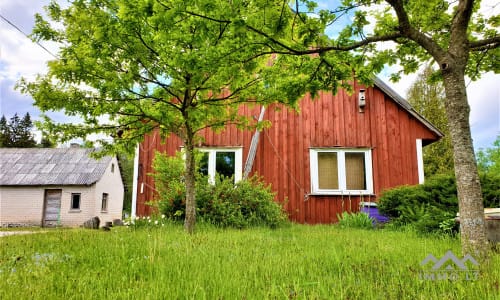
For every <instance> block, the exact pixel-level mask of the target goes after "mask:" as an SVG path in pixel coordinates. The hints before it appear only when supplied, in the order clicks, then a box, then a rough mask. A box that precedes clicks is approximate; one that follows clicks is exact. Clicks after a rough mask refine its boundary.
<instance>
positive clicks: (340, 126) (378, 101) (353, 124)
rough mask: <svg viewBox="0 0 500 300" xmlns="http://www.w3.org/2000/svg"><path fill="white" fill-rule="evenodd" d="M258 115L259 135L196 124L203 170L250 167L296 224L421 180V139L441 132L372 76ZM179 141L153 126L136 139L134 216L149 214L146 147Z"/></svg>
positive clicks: (332, 217) (330, 216)
mask: <svg viewBox="0 0 500 300" xmlns="http://www.w3.org/2000/svg"><path fill="white" fill-rule="evenodd" d="M242 110H243V111H244V113H246V114H251V115H255V116H259V114H260V113H262V112H263V111H261V109H260V108H242ZM263 116H264V119H266V120H269V121H270V122H271V123H272V126H271V127H270V128H268V129H264V130H263V131H262V132H260V133H259V134H256V133H255V132H252V131H248V130H247V131H241V130H238V129H236V128H235V127H234V126H228V127H227V129H226V130H224V131H223V132H221V133H218V134H217V133H214V132H212V131H211V130H206V131H204V132H203V133H202V134H203V136H204V143H203V144H202V145H200V148H199V149H200V150H202V151H205V152H206V155H205V157H206V160H205V165H204V169H205V172H206V173H208V174H209V175H213V174H214V173H215V172H219V173H220V172H226V173H227V172H229V173H228V174H229V175H230V174H234V176H235V178H236V180H238V179H240V178H241V177H242V174H243V170H244V169H245V166H246V167H247V168H249V170H250V175H251V174H253V173H258V174H259V175H261V176H262V177H263V178H264V180H265V181H266V182H267V183H270V184H271V185H272V189H273V190H274V191H275V192H276V200H277V201H280V202H283V203H284V207H285V209H286V211H287V212H288V214H289V216H290V219H291V220H292V221H296V222H300V223H309V224H314V223H332V222H336V221H337V214H339V213H341V212H343V211H355V210H358V209H359V207H358V206H359V203H360V202H361V201H377V196H378V195H380V193H381V191H383V190H384V189H388V188H391V187H395V186H398V185H403V184H410V185H411V184H418V183H421V182H423V161H422V146H425V145H427V144H430V143H432V142H434V141H437V140H438V139H439V138H440V137H442V133H441V132H440V131H439V130H438V129H437V128H436V127H434V126H433V125H432V124H430V123H429V122H428V121H427V120H425V119H424V118H423V117H422V116H420V115H419V114H418V113H417V112H416V111H415V110H414V109H413V108H412V107H411V106H410V105H409V104H408V102H406V100H404V99H403V98H402V97H400V96H399V95H398V94H397V93H395V92H394V91H393V90H392V89H391V88H389V87H388V86H387V85H386V84H385V83H383V82H382V81H381V80H379V79H376V80H375V84H374V87H364V86H360V85H357V84H355V86H354V92H353V93H352V95H348V94H347V93H346V92H344V91H342V90H340V91H339V92H338V93H337V94H336V95H333V94H332V93H330V92H321V93H320V94H319V97H318V99H316V100H312V99H311V98H310V97H309V96H305V97H304V98H303V99H302V100H301V102H300V113H298V112H295V111H292V110H289V109H287V108H284V107H279V106H271V107H268V108H267V109H266V111H265V113H264V114H263ZM252 137H254V140H255V141H254V142H253V143H252ZM251 144H253V146H251ZM181 147H182V142H181V140H180V139H179V138H177V137H176V136H170V137H169V138H168V139H167V140H166V141H162V140H160V138H159V136H158V133H153V134H150V135H148V136H146V137H145V139H144V141H143V143H142V144H140V145H139V150H138V168H137V170H138V173H137V176H136V178H137V182H136V184H137V189H136V190H137V193H136V197H135V200H134V202H135V203H133V204H132V205H133V207H134V208H135V209H136V210H135V214H136V215H138V216H143V215H148V214H150V213H151V207H149V206H148V205H146V204H145V203H146V202H148V201H151V200H154V197H155V193H154V181H153V179H152V178H151V177H150V176H148V175H147V174H148V173H151V172H153V170H152V168H151V162H152V160H153V157H154V152H155V151H156V150H158V151H160V152H166V153H168V154H169V155H174V154H175V151H177V150H180V149H181ZM253 153H254V154H255V155H254V160H253V162H252V159H251V158H252V154H253ZM224 162H226V163H224Z"/></svg>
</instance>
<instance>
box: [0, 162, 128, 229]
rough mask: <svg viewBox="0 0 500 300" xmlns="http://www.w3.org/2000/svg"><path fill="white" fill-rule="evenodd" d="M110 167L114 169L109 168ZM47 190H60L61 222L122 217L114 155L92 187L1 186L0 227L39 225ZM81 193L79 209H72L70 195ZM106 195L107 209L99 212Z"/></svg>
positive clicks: (72, 223) (75, 223)
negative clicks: (103, 196) (96, 217)
mask: <svg viewBox="0 0 500 300" xmlns="http://www.w3.org/2000/svg"><path fill="white" fill-rule="evenodd" d="M112 169H113V171H112ZM46 189H61V190H62V195H61V210H60V225H62V226H71V227H76V226H80V225H82V224H83V223H84V222H85V221H87V220H88V219H90V218H92V217H94V216H98V217H99V219H100V220H101V225H104V223H105V222H111V221H113V220H114V219H121V218H122V209H123V197H124V187H123V182H122V180H121V175H120V168H119V167H118V161H117V160H116V158H113V159H112V160H111V162H110V164H109V165H108V167H107V168H106V171H105V173H104V175H103V176H102V178H101V179H100V180H99V181H97V182H96V183H95V184H93V185H91V186H2V187H0V226H7V225H9V224H11V225H22V226H29V225H32V226H40V225H41V224H42V219H43V210H44V198H45V190H46ZM73 193H79V194H81V199H80V209H78V210H75V209H71V195H72V194H73ZM103 193H107V194H108V209H107V211H102V210H101V208H102V194H103Z"/></svg>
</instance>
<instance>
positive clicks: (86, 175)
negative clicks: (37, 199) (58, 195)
mask: <svg viewBox="0 0 500 300" xmlns="http://www.w3.org/2000/svg"><path fill="white" fill-rule="evenodd" d="M94 151H95V149H85V148H56V149H54V148H0V186H13V185H19V186H20V185H23V186H27V185H91V184H93V183H95V182H97V181H98V180H99V179H100V178H101V177H102V175H103V174H104V172H105V170H106V168H107V166H108V165H109V163H110V161H111V159H112V157H111V156H105V157H103V158H101V159H100V160H95V159H93V158H91V157H90V153H92V152H94Z"/></svg>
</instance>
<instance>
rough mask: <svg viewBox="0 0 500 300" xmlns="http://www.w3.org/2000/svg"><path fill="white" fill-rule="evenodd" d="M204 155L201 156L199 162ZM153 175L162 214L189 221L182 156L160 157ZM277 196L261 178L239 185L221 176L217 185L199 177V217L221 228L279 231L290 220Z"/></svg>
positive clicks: (203, 177)
mask: <svg viewBox="0 0 500 300" xmlns="http://www.w3.org/2000/svg"><path fill="white" fill-rule="evenodd" d="M199 159H201V155H197V160H198V161H199ZM153 167H154V170H155V172H154V173H153V174H151V175H152V176H153V177H154V178H155V183H156V187H157V191H158V197H159V203H158V206H159V211H160V212H161V213H162V214H164V215H165V216H167V217H168V218H169V219H173V220H183V219H184V217H185V197H186V188H185V183H184V180H183V174H184V164H183V159H182V155H181V154H180V153H178V154H177V155H176V156H168V155H164V154H161V153H156V155H155V160H154V162H153ZM274 199H275V195H274V193H273V192H272V190H271V188H270V186H266V185H265V184H264V183H263V182H262V181H261V180H260V178H259V177H257V176H254V177H251V178H248V179H245V180H241V181H239V182H238V183H236V184H235V183H234V179H233V178H227V177H224V176H217V177H216V179H215V183H214V184H211V183H209V180H208V177H206V176H202V175H201V174H200V173H197V175H196V206H197V216H198V217H199V218H200V219H201V220H203V221H205V222H207V223H210V224H214V225H217V226H220V227H236V228H245V227H250V226H268V227H272V228H274V227H277V226H280V225H282V224H284V223H285V222H286V220H287V216H286V214H285V213H284V211H283V209H282V207H281V205H280V204H278V203H276V202H275V201H274Z"/></svg>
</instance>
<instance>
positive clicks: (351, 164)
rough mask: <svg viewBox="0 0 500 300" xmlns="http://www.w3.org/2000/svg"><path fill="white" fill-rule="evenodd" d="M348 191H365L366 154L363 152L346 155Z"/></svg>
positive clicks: (347, 153)
mask: <svg viewBox="0 0 500 300" xmlns="http://www.w3.org/2000/svg"><path fill="white" fill-rule="evenodd" d="M345 171H346V189H347V190H365V189H366V174H365V154H364V153H362V152H346V153H345Z"/></svg>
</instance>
